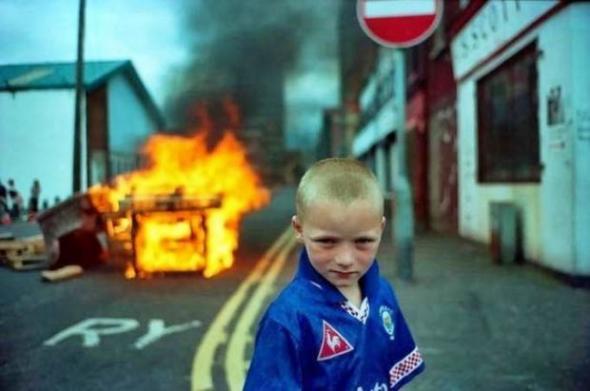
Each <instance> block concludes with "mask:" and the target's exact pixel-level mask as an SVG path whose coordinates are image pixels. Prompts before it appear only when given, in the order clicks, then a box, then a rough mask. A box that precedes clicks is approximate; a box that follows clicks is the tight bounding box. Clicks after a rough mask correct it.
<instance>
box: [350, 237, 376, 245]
mask: <svg viewBox="0 0 590 391" xmlns="http://www.w3.org/2000/svg"><path fill="white" fill-rule="evenodd" d="M374 242H375V239H373V238H359V239H357V240H355V243H356V244H371V243H374Z"/></svg>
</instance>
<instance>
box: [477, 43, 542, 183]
mask: <svg viewBox="0 0 590 391" xmlns="http://www.w3.org/2000/svg"><path fill="white" fill-rule="evenodd" d="M537 96H538V95H537V47H536V43H533V44H530V45H529V46H527V47H526V48H524V49H523V50H521V51H520V52H519V53H517V54H516V55H515V56H514V57H512V58H511V59H509V60H508V61H506V62H505V63H503V64H502V65H501V66H500V67H498V68H496V69H495V70H494V71H492V72H490V73H489V74H488V75H486V76H485V77H483V78H482V79H480V80H479V81H478V83H477V99H478V102H477V112H478V116H477V117H478V118H477V119H478V122H477V123H478V159H477V161H478V180H479V181H480V182H489V183H495V182H538V181H539V180H540V160H539V128H538V120H537V117H538V103H537V101H538V99H537Z"/></svg>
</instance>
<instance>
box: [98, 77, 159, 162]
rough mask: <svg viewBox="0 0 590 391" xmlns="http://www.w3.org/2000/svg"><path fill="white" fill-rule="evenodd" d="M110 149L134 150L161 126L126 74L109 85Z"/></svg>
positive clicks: (127, 151)
mask: <svg viewBox="0 0 590 391" xmlns="http://www.w3.org/2000/svg"><path fill="white" fill-rule="evenodd" d="M108 113H109V148H110V150H111V152H115V153H117V152H126V153H134V152H137V151H138V148H139V147H141V145H142V144H143V143H144V142H145V141H146V140H147V138H148V136H149V135H150V134H152V133H154V132H155V131H157V130H160V129H158V127H157V124H156V123H155V122H154V121H153V120H152V119H151V118H150V117H149V114H148V112H147V110H146V108H145V107H144V106H143V105H142V104H141V101H140V100H139V97H138V96H137V94H136V93H135V91H134V89H133V88H132V87H131V85H130V83H129V81H128V80H127V79H126V78H125V77H124V76H123V75H117V76H115V77H114V78H113V79H112V80H110V81H109V84H108Z"/></svg>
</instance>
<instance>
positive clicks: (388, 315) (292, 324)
mask: <svg viewBox="0 0 590 391" xmlns="http://www.w3.org/2000/svg"><path fill="white" fill-rule="evenodd" d="M296 209H297V214H296V215H295V216H293V219H292V225H293V228H294V230H295V233H296V236H297V239H298V240H299V241H300V242H301V243H303V245H304V249H303V251H302V253H301V255H300V258H299V270H298V272H297V274H296V276H295V278H294V279H293V281H291V282H290V283H289V285H287V287H286V288H285V289H284V290H283V291H282V292H281V293H280V295H279V296H278V297H277V299H275V301H274V302H273V303H271V305H270V307H269V308H268V310H267V312H266V313H265V314H264V317H263V319H262V320H261V323H260V325H259V329H258V333H257V336H256V343H255V348H254V357H253V359H252V362H251V364H250V368H249V371H248V375H247V378H246V384H245V388H244V389H245V390H257V391H258V390H283V391H287V390H338V391H341V390H353V391H360V390H364V391H369V390H372V391H380V390H388V389H394V390H396V389H399V388H400V387H401V386H402V385H404V384H405V383H407V382H409V381H410V380H411V379H412V378H413V377H414V376H416V375H417V374H418V373H420V372H421V371H422V370H423V369H424V363H423V360H422V357H421V355H420V353H419V352H418V350H417V348H416V345H415V344H414V340H413V339H412V335H411V334H410V330H409V329H408V326H407V324H406V322H405V320H404V317H403V315H402V313H401V310H400V308H399V305H398V303H397V300H396V297H395V294H394V292H393V289H392V288H391V286H390V285H389V284H388V283H387V281H386V280H384V279H383V278H382V277H380V275H379V268H378V266H377V262H376V261H375V255H376V253H377V250H378V248H379V243H380V241H381V235H382V233H383V227H384V225H385V218H384V217H383V195H382V193H381V191H380V188H379V184H378V182H377V180H376V179H375V176H374V175H373V174H372V173H371V172H370V171H369V170H368V169H367V168H366V167H365V166H364V165H363V164H362V163H360V162H358V161H356V160H352V159H339V158H333V159H326V160H322V161H319V162H317V163H316V164H314V165H313V166H312V167H311V168H310V169H309V170H308V171H307V172H306V173H305V175H304V176H303V178H302V179H301V182H300V183H299V187H298V189H297V194H296Z"/></svg>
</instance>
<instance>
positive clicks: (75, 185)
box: [72, 0, 86, 193]
mask: <svg viewBox="0 0 590 391" xmlns="http://www.w3.org/2000/svg"><path fill="white" fill-rule="evenodd" d="M85 9H86V0H80V6H79V14H78V54H77V58H76V98H75V102H74V172H73V174H74V175H73V181H72V191H73V193H77V192H79V191H80V190H81V189H82V167H81V160H82V159H81V152H82V145H81V144H82V99H83V97H84V25H85V20H84V16H85Z"/></svg>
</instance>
